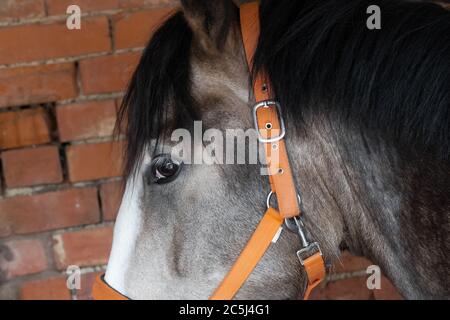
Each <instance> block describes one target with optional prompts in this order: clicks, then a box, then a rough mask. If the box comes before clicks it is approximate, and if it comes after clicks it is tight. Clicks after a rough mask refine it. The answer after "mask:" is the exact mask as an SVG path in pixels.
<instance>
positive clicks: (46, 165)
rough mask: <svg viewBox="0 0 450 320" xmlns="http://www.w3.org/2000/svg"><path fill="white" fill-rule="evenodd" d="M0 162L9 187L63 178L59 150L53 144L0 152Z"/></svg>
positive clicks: (50, 181)
mask: <svg viewBox="0 0 450 320" xmlns="http://www.w3.org/2000/svg"><path fill="white" fill-rule="evenodd" d="M2 163H3V171H4V177H5V182H6V186H7V187H9V188H15V187H24V186H31V185H38V184H48V183H60V182H62V180H63V176H62V170H61V163H60V161H59V151H58V148H57V147H55V146H45V147H39V148H34V149H21V150H12V151H7V152H4V153H3V154H2Z"/></svg>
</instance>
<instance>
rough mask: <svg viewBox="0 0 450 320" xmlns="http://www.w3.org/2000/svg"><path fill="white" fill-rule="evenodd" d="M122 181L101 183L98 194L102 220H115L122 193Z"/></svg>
mask: <svg viewBox="0 0 450 320" xmlns="http://www.w3.org/2000/svg"><path fill="white" fill-rule="evenodd" d="M123 190H124V188H123V182H122V181H116V182H109V183H105V184H102V185H101V187H100V195H101V199H102V210H103V220H106V221H111V220H115V219H116V217H117V213H118V211H119V207H120V203H121V202H122V195H123Z"/></svg>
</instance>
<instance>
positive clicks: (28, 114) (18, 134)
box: [0, 98, 51, 149]
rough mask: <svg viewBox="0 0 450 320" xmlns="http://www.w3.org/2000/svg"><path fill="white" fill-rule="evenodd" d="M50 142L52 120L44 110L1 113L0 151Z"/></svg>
mask: <svg viewBox="0 0 450 320" xmlns="http://www.w3.org/2000/svg"><path fill="white" fill-rule="evenodd" d="M0 99H1V98H0ZM50 140H51V137H50V120H49V117H48V115H47V113H46V111H45V110H44V109H43V108H38V109H28V110H23V111H18V112H2V113H0V149H11V148H18V147H23V146H29V145H33V144H41V143H47V142H49V141H50Z"/></svg>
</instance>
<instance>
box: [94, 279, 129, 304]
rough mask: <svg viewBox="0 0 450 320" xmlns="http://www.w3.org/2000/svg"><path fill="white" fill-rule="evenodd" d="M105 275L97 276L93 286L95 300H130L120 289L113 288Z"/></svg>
mask: <svg viewBox="0 0 450 320" xmlns="http://www.w3.org/2000/svg"><path fill="white" fill-rule="evenodd" d="M103 278H104V275H101V276H97V277H96V278H95V281H94V286H93V287H92V297H93V298H94V299H95V300H129V299H128V298H127V297H125V296H124V295H122V294H120V293H119V292H118V291H116V290H114V289H113V288H111V287H110V286H109V285H108V284H107V283H106V282H105V280H104V279H103Z"/></svg>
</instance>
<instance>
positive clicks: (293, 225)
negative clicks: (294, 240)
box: [284, 217, 322, 266]
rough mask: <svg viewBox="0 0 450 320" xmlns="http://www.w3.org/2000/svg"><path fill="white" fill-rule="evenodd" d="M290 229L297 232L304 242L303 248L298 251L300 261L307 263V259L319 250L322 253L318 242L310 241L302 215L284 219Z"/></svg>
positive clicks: (302, 242) (303, 263)
mask: <svg viewBox="0 0 450 320" xmlns="http://www.w3.org/2000/svg"><path fill="white" fill-rule="evenodd" d="M284 223H285V225H286V227H287V228H288V230H290V231H292V232H296V233H297V234H298V236H299V238H300V242H301V244H302V248H301V249H300V250H298V251H297V257H298V259H299V260H300V263H301V264H302V266H303V265H305V260H306V259H308V258H310V257H312V256H313V255H314V254H316V253H317V252H318V253H320V255H322V250H321V249H320V246H319V243H318V242H311V243H310V242H309V241H308V239H307V237H306V233H305V225H304V224H303V221H302V220H301V218H300V217H293V218H290V219H285V221H284Z"/></svg>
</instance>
